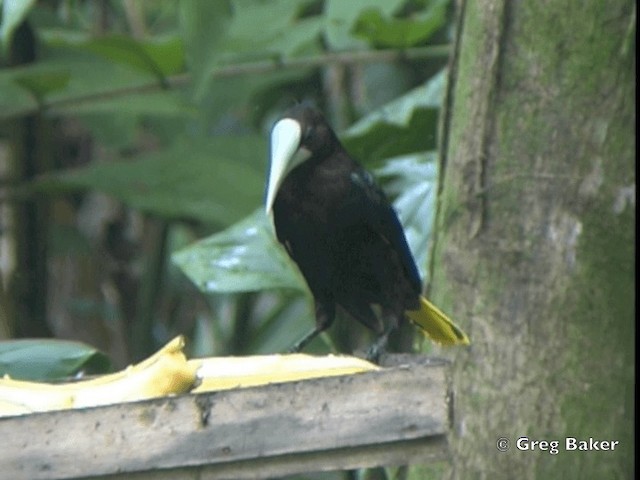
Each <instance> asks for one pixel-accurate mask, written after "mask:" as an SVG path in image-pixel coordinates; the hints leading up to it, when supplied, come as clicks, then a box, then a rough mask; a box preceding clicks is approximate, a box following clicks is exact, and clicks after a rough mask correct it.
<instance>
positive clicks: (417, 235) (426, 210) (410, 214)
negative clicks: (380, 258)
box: [376, 152, 438, 279]
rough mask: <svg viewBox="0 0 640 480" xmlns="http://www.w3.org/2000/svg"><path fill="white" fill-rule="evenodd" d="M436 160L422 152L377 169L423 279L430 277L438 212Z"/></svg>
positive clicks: (395, 160) (429, 154) (399, 158)
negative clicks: (432, 233)
mask: <svg viewBox="0 0 640 480" xmlns="http://www.w3.org/2000/svg"><path fill="white" fill-rule="evenodd" d="M436 160H437V154H436V153H435V152H428V153H419V154H415V155H407V156H404V157H398V158H394V159H391V160H389V161H388V162H386V163H385V165H384V166H382V167H381V168H379V169H377V170H376V176H377V177H378V179H379V180H380V181H381V183H382V184H383V185H384V190H385V191H386V192H387V194H389V196H390V197H391V198H394V202H393V206H394V208H395V210H396V212H397V213H398V217H399V218H400V222H401V223H402V225H403V226H404V232H405V235H406V237H407V243H408V244H409V248H410V249H411V252H412V253H413V258H414V259H415V261H416V265H417V266H418V271H419V272H420V276H421V277H422V279H425V278H426V275H427V265H428V260H429V241H430V239H431V230H432V226H433V220H434V215H435V211H436V189H437V182H438V169H437V165H438V163H437V161H436Z"/></svg>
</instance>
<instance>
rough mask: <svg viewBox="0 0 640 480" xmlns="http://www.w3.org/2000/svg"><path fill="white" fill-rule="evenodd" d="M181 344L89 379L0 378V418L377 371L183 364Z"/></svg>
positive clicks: (246, 360) (250, 361)
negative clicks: (57, 381)
mask: <svg viewBox="0 0 640 480" xmlns="http://www.w3.org/2000/svg"><path fill="white" fill-rule="evenodd" d="M184 344H185V342H184V337H182V336H179V337H176V338H174V339H173V340H172V341H170V342H169V343H168V344H167V345H165V346H164V347H163V348H161V349H160V350H158V351H157V352H156V353H154V354H153V355H151V356H150V357H149V358H147V359H146V360H143V361H142V362H140V363H137V364H135V365H131V366H129V367H127V368H126V369H124V370H121V371H119V372H116V373H112V374H108V375H102V376H100V377H97V378H94V379H91V380H83V381H78V382H73V383H65V384H49V383H41V382H29V381H23V380H13V379H11V378H9V377H7V376H5V377H4V378H0V417H3V416H10V415H21V414H27V413H32V412H43V411H49V410H62V409H68V408H82V407H90V406H98V405H108V404H114V403H121V402H129V401H135V400H143V399H149V398H156V397H163V396H167V395H176V394H180V393H186V392H188V391H190V392H192V393H201V392H213V391H218V390H226V389H231V388H242V387H251V386H258V385H265V384H269V383H281V382H290V381H295V380H304V379H309V378H317V377H328V376H336V375H349V374H353V373H359V372H365V371H369V370H377V369H378V367H377V366H376V365H374V364H372V363H370V362H367V361H365V360H362V359H359V358H356V357H350V356H342V355H340V356H334V355H329V356H323V357H316V356H312V355H306V354H288V355H256V356H250V357H212V358H201V359H193V360H187V358H186V356H185V354H184V353H183V348H184Z"/></svg>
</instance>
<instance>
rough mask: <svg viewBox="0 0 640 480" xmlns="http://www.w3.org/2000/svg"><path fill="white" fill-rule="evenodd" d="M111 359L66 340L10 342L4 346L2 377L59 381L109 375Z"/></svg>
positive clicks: (1, 349) (0, 359)
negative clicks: (86, 375)
mask: <svg viewBox="0 0 640 480" xmlns="http://www.w3.org/2000/svg"><path fill="white" fill-rule="evenodd" d="M109 368H110V362H109V359H108V358H107V356H106V355H105V354H103V353H102V352H100V351H98V350H96V349H95V348H94V347H91V346H89V345H86V344H84V343H80V342H71V341H66V340H51V339H37V340H35V339H34V340H9V341H2V342H0V377H2V376H3V375H9V376H10V377H11V378H16V379H22V380H56V379H61V378H65V377H70V376H73V375H76V374H77V373H78V372H80V371H83V372H85V373H89V374H94V373H105V372H107V371H108V370H109Z"/></svg>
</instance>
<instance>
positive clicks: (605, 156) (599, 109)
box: [429, 0, 636, 479]
mask: <svg viewBox="0 0 640 480" xmlns="http://www.w3.org/2000/svg"><path fill="white" fill-rule="evenodd" d="M459 7H460V11H459V12H460V23H459V28H458V32H457V36H458V38H457V46H456V48H455V52H456V53H455V58H454V60H453V68H452V71H451V78H450V82H451V86H450V90H449V94H448V98H447V102H446V103H447V107H448V110H446V113H445V116H444V122H445V124H444V129H445V131H444V135H443V139H444V142H445V143H444V145H443V146H444V150H443V163H442V168H441V186H440V197H439V207H438V213H437V222H438V223H437V228H436V230H437V231H438V237H437V238H436V239H435V246H434V255H433V259H434V260H433V265H432V272H431V279H432V283H431V285H432V287H431V291H430V292H429V293H430V296H431V298H432V299H433V300H434V301H435V302H436V303H437V304H438V305H441V306H442V307H443V308H444V309H445V311H448V312H450V313H451V314H452V315H453V317H454V318H455V319H456V320H457V321H458V322H459V323H460V325H461V326H462V327H463V328H465V330H466V331H467V333H468V334H469V336H470V338H471V342H472V344H471V346H470V347H469V348H467V349H464V350H462V349H460V350H458V351H457V353H456V359H455V360H456V361H455V368H454V373H453V379H452V382H453V386H454V394H455V397H454V398H455V400H454V405H453V411H454V415H455V416H454V419H453V427H454V431H453V434H452V435H451V438H450V442H451V449H452V451H453V455H452V462H451V465H450V469H449V475H450V477H451V478H461V479H462V478H464V479H466V478H491V479H501V478H634V477H633V452H634V445H633V441H634V440H633V424H634V374H635V372H634V340H633V339H634V331H635V320H634V318H635V316H634V291H635V285H634V276H635V272H634V241H635V228H634V223H635V169H634V157H635V133H634V132H635V24H636V13H635V11H636V10H635V3H634V2H631V1H629V0H615V1H612V2H601V1H599V0H588V1H578V0H569V1H567V0H562V1H560V0H555V1H554V0H551V1H547V2H537V1H532V2H509V1H507V0H488V1H483V2H476V1H470V2H462V3H461V4H460V5H459ZM500 437H504V438H506V439H508V440H509V445H508V447H509V449H508V451H506V452H501V451H499V449H498V448H497V446H496V442H497V441H498V439H499V438H500ZM519 437H528V438H529V440H546V441H558V442H559V445H558V450H559V451H558V452H557V453H556V454H551V453H550V451H549V449H550V446H547V451H543V450H542V449H541V446H540V445H537V446H536V448H535V451H531V444H527V443H526V442H525V443H522V444H521V445H520V446H521V447H525V446H527V447H528V448H529V450H526V451H525V450H521V449H519V448H518V445H517V440H518V438H519ZM567 437H575V438H577V439H578V440H587V441H588V440H589V437H592V438H593V439H595V440H609V441H618V442H619V443H618V444H617V445H616V446H615V450H614V451H591V452H585V451H577V450H576V451H567V449H566V443H565V442H566V438H567ZM503 446H504V445H503Z"/></svg>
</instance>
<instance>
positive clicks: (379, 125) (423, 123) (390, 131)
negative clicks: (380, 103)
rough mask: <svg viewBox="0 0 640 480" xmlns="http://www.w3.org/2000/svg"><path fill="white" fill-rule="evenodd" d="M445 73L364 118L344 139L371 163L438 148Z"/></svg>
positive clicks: (358, 154) (361, 158)
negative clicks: (439, 117) (437, 136)
mask: <svg viewBox="0 0 640 480" xmlns="http://www.w3.org/2000/svg"><path fill="white" fill-rule="evenodd" d="M445 79H446V76H445V73H444V72H441V73H439V74H438V75H436V76H435V77H433V78H432V79H431V80H429V81H428V82H427V83H425V84H424V85H421V86H419V87H417V88H414V89H413V90H411V91H410V92H408V93H407V94H405V95H403V96H401V97H400V98H398V99H396V100H394V101H392V102H390V103H388V104H386V105H385V106H384V107H382V108H380V109H378V110H376V111H374V112H373V113H371V114H369V115H367V116H366V117H364V118H362V119H361V120H360V121H358V122H357V123H355V124H354V125H353V126H352V127H351V128H349V129H348V130H347V131H346V132H345V133H344V135H342V136H341V139H342V141H343V143H344V145H345V147H346V149H347V150H348V151H349V152H350V153H351V154H352V155H353V156H354V157H356V158H357V159H358V160H360V161H361V162H363V163H364V164H367V165H372V164H375V163H376V162H380V161H381V160H383V159H385V158H391V157H396V156H400V155H406V154H409V153H415V152H424V151H428V150H434V149H435V147H436V129H437V121H438V112H439V109H440V105H441V103H442V96H443V94H444V85H445Z"/></svg>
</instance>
